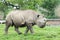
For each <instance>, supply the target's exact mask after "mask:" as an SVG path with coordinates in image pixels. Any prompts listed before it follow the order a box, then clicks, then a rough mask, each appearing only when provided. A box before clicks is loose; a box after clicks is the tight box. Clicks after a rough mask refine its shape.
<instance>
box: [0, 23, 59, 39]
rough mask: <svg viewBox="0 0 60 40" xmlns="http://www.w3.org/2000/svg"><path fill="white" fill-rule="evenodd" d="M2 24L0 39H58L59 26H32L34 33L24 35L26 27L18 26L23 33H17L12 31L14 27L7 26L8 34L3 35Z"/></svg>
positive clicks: (1, 25)
mask: <svg viewBox="0 0 60 40" xmlns="http://www.w3.org/2000/svg"><path fill="white" fill-rule="evenodd" d="M4 28H5V25H4V24H0V40H60V26H46V27H45V28H39V27H38V26H33V29H34V34H31V33H30V32H28V33H27V35H26V36H25V35H24V31H25V29H26V28H20V29H19V30H20V31H21V32H22V33H23V34H21V35H18V34H17V33H16V32H15V31H14V27H10V28H9V32H8V35H4Z"/></svg>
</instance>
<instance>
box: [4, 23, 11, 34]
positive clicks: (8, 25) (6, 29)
mask: <svg viewBox="0 0 60 40" xmlns="http://www.w3.org/2000/svg"><path fill="white" fill-rule="evenodd" d="M9 27H10V24H9V23H8V24H6V27H5V34H8V29H9Z"/></svg>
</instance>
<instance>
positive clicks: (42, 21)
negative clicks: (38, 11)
mask: <svg viewBox="0 0 60 40" xmlns="http://www.w3.org/2000/svg"><path fill="white" fill-rule="evenodd" d="M46 21H47V20H46V18H45V17H44V16H42V15H37V20H36V25H38V26H39V27H40V28H44V27H45V25H46Z"/></svg>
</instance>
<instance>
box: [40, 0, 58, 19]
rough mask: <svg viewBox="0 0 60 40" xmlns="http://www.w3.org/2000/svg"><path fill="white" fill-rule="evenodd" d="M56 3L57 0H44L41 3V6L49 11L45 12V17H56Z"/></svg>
mask: <svg viewBox="0 0 60 40" xmlns="http://www.w3.org/2000/svg"><path fill="white" fill-rule="evenodd" d="M57 3H58V2H57V0H45V1H44V3H43V4H42V5H41V6H42V7H43V8H46V9H47V10H48V11H49V12H48V13H46V15H47V18H56V16H55V13H54V8H55V7H56V5H57Z"/></svg>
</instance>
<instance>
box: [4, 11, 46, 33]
mask: <svg viewBox="0 0 60 40" xmlns="http://www.w3.org/2000/svg"><path fill="white" fill-rule="evenodd" d="M45 19H46V18H44V17H43V16H42V15H41V14H40V13H38V12H35V11H33V10H13V11H11V12H9V13H8V15H7V16H6V27H5V33H6V34H7V33H8V28H9V27H10V26H14V27H15V31H16V32H17V33H18V34H21V32H20V31H19V30H18V28H19V27H27V28H26V31H25V34H26V33H27V32H28V31H29V30H30V32H31V33H33V28H32V26H33V25H38V26H39V27H40V28H43V27H45V24H46V20H45Z"/></svg>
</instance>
